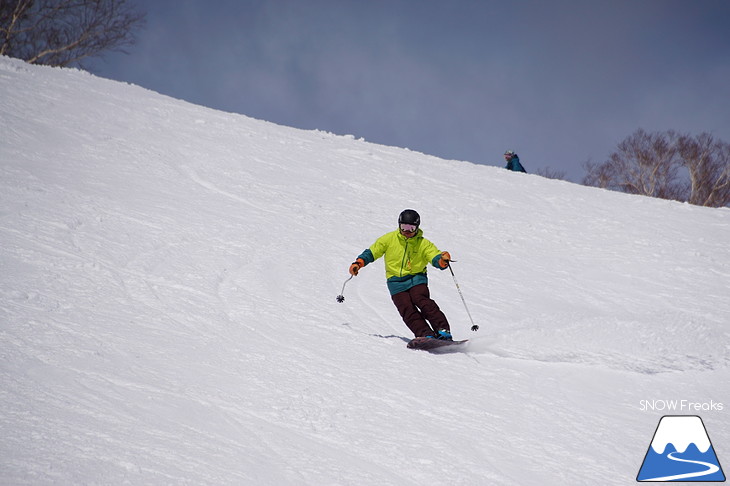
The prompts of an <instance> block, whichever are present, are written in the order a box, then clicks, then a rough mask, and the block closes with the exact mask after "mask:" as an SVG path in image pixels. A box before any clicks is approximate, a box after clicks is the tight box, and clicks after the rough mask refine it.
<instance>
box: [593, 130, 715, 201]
mask: <svg viewBox="0 0 730 486" xmlns="http://www.w3.org/2000/svg"><path fill="white" fill-rule="evenodd" d="M584 168H585V169H586V176H585V177H584V179H583V184H585V185H588V186H596V187H603V188H606V189H612V190H616V191H622V192H627V193H630V194H641V195H645V196H652V197H658V198H662V199H673V200H677V201H688V202H690V203H691V204H697V205H702V206H714V207H720V206H725V205H728V204H730V145H728V144H727V143H724V142H721V141H716V140H714V138H713V137H712V136H711V135H709V134H707V133H703V134H701V135H699V136H697V137H692V136H689V135H679V134H677V133H676V132H674V131H671V130H670V131H668V132H664V133H651V134H650V133H646V132H645V131H644V130H641V129H639V130H637V131H636V132H634V133H633V134H632V135H630V136H629V137H627V138H626V139H625V140H624V141H623V142H621V143H620V144H619V145H618V150H617V151H616V152H613V153H612V154H611V155H610V156H609V159H608V160H607V161H606V162H603V163H602V164H594V163H586V164H584ZM687 175H688V176H689V177H687Z"/></svg>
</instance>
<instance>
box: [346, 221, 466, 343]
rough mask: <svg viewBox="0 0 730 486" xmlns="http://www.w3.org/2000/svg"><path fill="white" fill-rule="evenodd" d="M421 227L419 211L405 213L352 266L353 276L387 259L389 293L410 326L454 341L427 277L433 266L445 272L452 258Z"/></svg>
mask: <svg viewBox="0 0 730 486" xmlns="http://www.w3.org/2000/svg"><path fill="white" fill-rule="evenodd" d="M420 225H421V217H420V216H419V214H418V213H417V212H416V211H414V210H413V209H406V210H404V211H403V212H401V213H400V216H398V229H397V230H395V231H391V232H390V233H386V234H384V235H383V236H381V237H380V238H378V239H377V240H375V243H373V244H372V245H371V246H370V248H368V249H367V250H365V251H363V252H362V253H361V254H360V255H359V256H358V257H357V259H356V260H355V261H354V262H353V263H352V264H351V265H350V274H351V275H353V276H356V275H357V273H358V271H359V270H360V269H361V268H362V267H364V266H366V265H368V264H369V263H372V262H374V261H375V260H377V259H378V258H380V257H385V277H386V279H387V284H388V290H389V291H390V295H391V299H392V300H393V303H394V304H395V306H396V308H397V309H398V312H399V313H400V315H401V317H402V318H403V322H405V324H406V326H408V328H409V329H410V330H411V331H412V332H413V334H414V335H415V336H416V337H432V338H435V339H447V340H452V337H451V327H450V326H449V321H448V320H447V319H446V316H445V315H444V313H443V312H442V311H441V309H440V308H439V306H438V305H437V304H436V302H434V301H433V300H432V299H431V296H430V293H429V289H428V277H427V276H426V267H427V266H428V264H429V263H430V264H431V265H433V266H434V267H436V268H439V269H441V270H444V269H446V268H448V266H449V261H450V260H451V256H450V255H449V252H447V251H443V252H442V251H440V250H439V249H438V248H437V247H436V245H434V244H433V243H431V242H430V241H429V240H427V239H426V238H424V237H423V230H421V229H420V228H419V226H420ZM429 324H430V325H429Z"/></svg>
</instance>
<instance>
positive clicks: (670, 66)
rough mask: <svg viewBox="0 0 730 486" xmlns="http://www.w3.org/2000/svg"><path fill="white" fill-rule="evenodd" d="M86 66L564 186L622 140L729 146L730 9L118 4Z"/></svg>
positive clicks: (282, 120) (341, 1) (622, 4)
mask: <svg viewBox="0 0 730 486" xmlns="http://www.w3.org/2000/svg"><path fill="white" fill-rule="evenodd" d="M132 2H133V3H136V4H138V5H139V8H140V9H141V10H143V11H146V12H147V23H146V26H145V27H144V29H142V30H140V31H139V33H138V40H137V43H136V44H135V45H134V46H131V47H130V48H128V49H127V50H128V52H129V54H127V55H124V54H109V55H107V56H106V57H105V58H104V59H103V60H94V61H93V62H87V67H89V68H91V70H92V71H93V72H94V73H96V74H98V75H100V76H103V77H106V78H111V79H116V80H121V81H127V82H131V83H134V84H137V85H140V86H142V87H145V88H148V89H152V90H154V91H157V92H160V93H163V94H166V95H170V96H173V97H175V98H180V99H184V100H187V101H190V102H192V103H196V104H200V105H204V106H208V107H211V108H216V109H220V110H224V111H228V112H235V113H241V114H244V115H247V116H250V117H254V118H258V119H262V120H266V121H270V122H274V123H277V124H281V125H286V126H291V127H297V128H304V129H319V130H325V131H330V132H333V133H336V134H340V135H346V134H351V135H354V136H356V137H358V138H360V137H362V138H364V139H366V140H368V141H371V142H375V143H379V144H385V145H393V146H398V147H407V148H410V149H411V150H416V151H419V152H424V153H427V154H431V155H436V156H439V157H443V158H447V159H457V160H468V161H471V162H476V163H483V164H488V165H500V166H503V165H504V159H503V156H502V154H503V153H504V151H505V150H508V149H511V150H515V151H517V152H518V154H519V155H520V158H521V160H522V163H523V165H524V166H525V167H526V168H527V170H528V172H535V171H537V169H539V168H544V167H550V168H551V169H553V170H558V171H565V172H566V173H567V176H568V178H570V179H571V180H574V181H576V182H577V181H580V179H581V178H582V176H583V174H584V171H583V168H582V166H581V164H582V163H583V162H585V161H588V160H591V161H593V162H602V161H604V160H606V158H607V157H608V155H609V154H610V152H611V151H613V150H614V149H615V148H616V145H617V144H618V143H619V142H620V141H622V140H623V139H624V138H626V137H628V136H629V135H631V134H632V133H633V132H634V131H636V130H637V129H638V128H643V129H644V130H646V131H648V132H655V131H665V130H670V129H673V130H677V131H680V132H683V133H690V134H693V135H697V134H699V133H701V132H710V133H712V134H714V135H715V136H716V137H717V138H720V139H721V140H724V141H726V142H730V1H729V0H685V1H680V0H593V1H591V0H580V1H579V0H573V1H568V0H522V1H520V0H512V1H508V0H504V1H490V0H359V1H355V0H268V1H263V0H187V1H186V0H132Z"/></svg>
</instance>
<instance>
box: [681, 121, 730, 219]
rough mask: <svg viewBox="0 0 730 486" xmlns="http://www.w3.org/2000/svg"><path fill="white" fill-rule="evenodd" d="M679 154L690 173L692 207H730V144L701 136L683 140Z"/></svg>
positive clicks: (684, 137)
mask: <svg viewBox="0 0 730 486" xmlns="http://www.w3.org/2000/svg"><path fill="white" fill-rule="evenodd" d="M677 150H678V153H679V156H680V158H681V160H682V163H683V165H684V166H685V167H686V168H687V170H688V171H689V180H690V197H689V202H690V204H697V205H699V206H712V207H721V206H727V205H730V144H727V143H724V142H721V141H718V140H715V139H714V137H713V136H712V135H710V134H708V133H702V134H700V135H699V136H697V137H690V136H686V135H685V136H682V137H680V138H679V139H678V140H677Z"/></svg>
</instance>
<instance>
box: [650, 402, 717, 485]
mask: <svg viewBox="0 0 730 486" xmlns="http://www.w3.org/2000/svg"><path fill="white" fill-rule="evenodd" d="M636 480H637V481H639V482H644V481H647V482H648V481H653V482H664V481H697V482H718V483H721V482H723V481H725V474H724V473H723V471H722V467H721V466H720V461H718V460H717V455H715V448H714V447H712V443H711V442H710V436H709V435H707V429H705V424H704V423H703V422H702V419H701V418H700V417H698V416H696V415H665V416H664V417H662V418H661V419H660V420H659V425H658V426H657V429H656V431H655V432H654V438H652V440H651V444H649V449H648V450H647V451H646V456H645V457H644V462H643V463H642V464H641V469H639V474H638V475H637V476H636Z"/></svg>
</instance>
